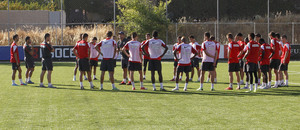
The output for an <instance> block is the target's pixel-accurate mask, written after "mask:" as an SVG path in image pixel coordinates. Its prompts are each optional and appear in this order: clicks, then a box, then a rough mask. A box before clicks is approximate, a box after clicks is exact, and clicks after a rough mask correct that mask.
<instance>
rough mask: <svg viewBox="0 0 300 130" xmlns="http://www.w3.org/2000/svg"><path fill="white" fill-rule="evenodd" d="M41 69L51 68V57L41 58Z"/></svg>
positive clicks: (50, 69)
mask: <svg viewBox="0 0 300 130" xmlns="http://www.w3.org/2000/svg"><path fill="white" fill-rule="evenodd" d="M42 70H49V71H52V70H53V64H52V59H51V58H46V59H44V58H42Z"/></svg>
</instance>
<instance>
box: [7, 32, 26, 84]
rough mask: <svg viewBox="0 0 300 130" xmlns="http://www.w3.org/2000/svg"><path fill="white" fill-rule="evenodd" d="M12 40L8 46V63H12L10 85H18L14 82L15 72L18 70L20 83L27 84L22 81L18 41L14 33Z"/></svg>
mask: <svg viewBox="0 0 300 130" xmlns="http://www.w3.org/2000/svg"><path fill="white" fill-rule="evenodd" d="M13 40H14V41H13V42H12V44H11V46H10V63H11V64H12V70H13V73H12V76H11V77H12V86H18V85H17V84H16V82H15V78H16V72H17V71H18V72H19V80H20V85H27V84H26V83H24V82H23V81H22V69H21V67H20V57H19V50H18V45H17V44H18V42H19V36H18V35H17V34H15V35H14V36H13Z"/></svg>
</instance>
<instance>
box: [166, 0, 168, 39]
mask: <svg viewBox="0 0 300 130" xmlns="http://www.w3.org/2000/svg"><path fill="white" fill-rule="evenodd" d="M166 20H168V0H166ZM166 44H168V26H167V30H166Z"/></svg>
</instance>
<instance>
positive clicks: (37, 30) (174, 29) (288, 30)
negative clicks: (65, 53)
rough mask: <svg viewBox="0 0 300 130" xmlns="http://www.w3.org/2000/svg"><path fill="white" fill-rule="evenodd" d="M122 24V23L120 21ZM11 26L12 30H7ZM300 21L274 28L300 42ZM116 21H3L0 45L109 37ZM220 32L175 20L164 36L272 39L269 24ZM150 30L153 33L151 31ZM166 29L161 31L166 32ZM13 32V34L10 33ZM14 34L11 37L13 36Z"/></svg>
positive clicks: (228, 26)
mask: <svg viewBox="0 0 300 130" xmlns="http://www.w3.org/2000/svg"><path fill="white" fill-rule="evenodd" d="M119 25H120V24H119ZM7 27H9V29H7ZM299 27H300V23H270V31H274V32H278V33H280V34H281V35H283V34H285V35H287V36H288V39H289V42H290V43H291V44H300V42H299V40H300V35H299V34H300V28H299ZM113 28H114V26H113V23H72V24H63V30H62V29H61V25H60V24H35V23H32V24H0V45H2V46H3V45H9V44H10V43H9V42H8V41H12V35H13V34H18V35H19V36H20V42H21V43H22V42H24V39H25V37H26V36H30V37H31V38H32V40H33V44H35V45H38V44H39V43H41V42H42V41H43V36H44V34H45V33H50V34H51V42H52V43H53V44H54V45H73V44H74V43H75V42H76V41H78V39H79V35H80V34H81V33H88V34H89V35H90V38H92V37H98V39H103V38H105V34H106V32H107V31H114V30H113ZM118 31H123V29H122V27H120V26H116V30H115V32H118ZM218 31H219V32H217V23H215V22H211V23H172V24H170V25H169V28H168V30H167V32H168V35H167V37H162V39H163V40H164V41H165V42H166V43H168V44H173V43H175V42H176V37H177V36H179V35H181V36H190V35H194V36H195V37H196V39H197V41H198V42H202V41H203V33H204V32H210V33H211V34H212V35H215V36H216V35H217V33H218V34H219V41H220V42H221V43H222V44H226V34H227V33H229V32H230V33H233V34H237V33H239V32H240V33H242V34H244V36H246V35H247V34H248V33H250V32H254V33H260V34H261V35H262V36H263V38H265V40H266V39H268V37H267V36H268V27H267V23H255V22H244V23H219V30H218ZM149 33H150V32H149ZM165 33H166V32H161V34H165ZM8 34H10V35H8ZM9 36H10V37H9ZM143 36H144V34H140V40H143V38H144V37H143Z"/></svg>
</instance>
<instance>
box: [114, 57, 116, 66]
mask: <svg viewBox="0 0 300 130" xmlns="http://www.w3.org/2000/svg"><path fill="white" fill-rule="evenodd" d="M114 67H117V59H114Z"/></svg>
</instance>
